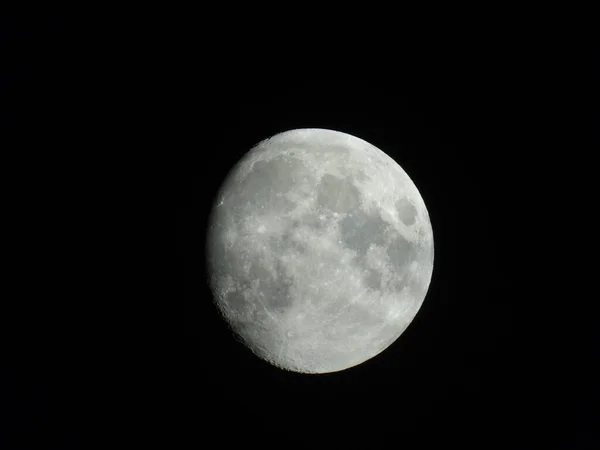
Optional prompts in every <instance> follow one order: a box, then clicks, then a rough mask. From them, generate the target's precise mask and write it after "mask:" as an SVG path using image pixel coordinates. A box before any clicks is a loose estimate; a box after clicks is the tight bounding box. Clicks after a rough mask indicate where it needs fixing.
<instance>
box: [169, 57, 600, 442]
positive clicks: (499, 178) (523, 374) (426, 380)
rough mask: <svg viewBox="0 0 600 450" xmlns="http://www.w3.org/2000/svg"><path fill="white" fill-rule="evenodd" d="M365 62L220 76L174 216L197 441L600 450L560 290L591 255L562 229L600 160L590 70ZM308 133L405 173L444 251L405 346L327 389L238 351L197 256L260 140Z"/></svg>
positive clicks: (541, 64)
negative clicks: (225, 435) (592, 126)
mask: <svg viewBox="0 0 600 450" xmlns="http://www.w3.org/2000/svg"><path fill="white" fill-rule="evenodd" d="M482 50H484V49H482ZM357 55H358V53H357V54H355V55H354V57H353V53H352V52H350V53H349V55H348V56H347V55H345V54H341V53H340V54H336V53H335V52H333V53H331V54H327V53H326V55H325V56H323V55H321V54H319V55H318V57H316V58H315V59H314V60H311V56H312V55H311V53H310V52H307V54H306V55H305V56H304V57H303V58H298V59H296V58H292V57H290V58H289V60H287V62H283V63H281V62H280V59H279V58H281V60H284V61H286V58H285V56H281V57H277V58H276V59H275V61H276V62H273V63H271V62H270V61H269V58H268V57H265V61H264V63H260V62H259V61H253V60H252V58H250V59H249V61H248V66H243V65H242V67H241V68H239V70H240V71H241V72H242V73H243V74H244V75H241V74H237V73H235V70H236V69H233V67H236V66H235V65H232V70H233V71H234V72H233V73H232V72H230V71H226V73H225V74H221V73H220V72H217V73H218V74H219V75H222V76H224V79H223V80H219V81H216V82H215V83H216V84H215V85H214V87H213V88H214V89H215V91H216V92H218V94H216V93H215V92H214V91H213V88H211V89H207V91H209V92H204V91H203V92H204V93H205V95H207V97H206V98H203V101H201V102H200V103H199V104H198V108H199V114H204V115H205V116H204V117H209V119H208V121H209V123H210V125H209V126H208V127H207V129H209V130H210V131H209V135H210V136H211V137H210V138H209V141H208V142H205V143H204V144H203V145H200V146H199V147H197V148H195V149H191V148H190V150H189V152H182V155H183V158H184V161H183V162H182V166H185V167H186V168H187V169H188V170H189V177H188V178H186V181H187V180H189V184H186V189H189V191H185V194H184V199H185V201H184V202H183V205H182V206H184V207H183V208H181V209H179V210H178V214H179V215H178V226H179V227H180V228H179V231H178V239H179V240H178V251H179V255H180V257H181V258H182V262H183V267H184V286H185V291H184V292H185V333H184V336H185V337H184V339H183V342H184V344H185V349H186V352H187V353H188V355H189V356H190V359H189V360H187V361H186V372H185V376H184V377H183V380H184V382H183V385H184V386H185V390H184V392H185V397H186V398H185V399H184V400H183V405H187V408H189V409H186V411H190V415H189V417H188V419H187V421H186V422H185V426H186V428H187V429H188V430H190V436H193V434H194V431H193V430H196V429H205V430H209V431H207V433H208V434H209V435H212V431H210V430H211V429H213V428H218V427H219V426H220V425H221V424H222V423H223V421H224V422H225V423H227V424H229V425H233V426H234V427H235V429H237V430H239V431H238V432H237V433H236V436H235V437H234V438H233V439H234V440H235V441H236V442H237V441H238V440H239V442H245V441H246V440H248V441H250V442H264V440H266V441H269V440H271V439H272V440H273V441H277V440H278V439H283V442H298V443H303V444H305V445H314V442H315V441H319V442H320V443H322V445H332V446H336V445H341V446H343V447H344V448H353V447H355V446H357V445H361V446H374V445H390V444H394V443H395V445H396V446H397V447H398V448H400V447H402V446H403V445H408V446H409V447H410V448H412V445H413V444H414V445H417V444H418V445H423V446H424V447H426V448H428V447H429V446H434V445H436V446H437V445H461V443H462V444H464V445H475V446H480V447H481V448H483V447H485V448H496V446H498V447H500V446H506V445H509V446H510V447H511V448H535V447H537V446H543V445H547V444H548V443H552V445H556V446H557V448H565V449H566V448H588V447H586V445H590V444H589V443H590V442H592V440H594V439H596V438H597V435H594V434H593V433H595V431H594V430H597V429H598V427H597V426H596V425H594V423H595V420H597V416H593V414H592V408H593V406H592V403H593V400H592V399H593V398H594V397H593V395H594V394H593V393H592V392H590V391H589V390H588V389H587V388H582V386H587V385H586V384H585V380H590V379H591V378H588V377H590V373H589V372H587V371H586V370H584V369H583V367H589V364H591V363H590V361H591V359H589V358H591V356H590V355H591V353H590V351H591V348H593V347H591V346H590V347H587V345H590V344H589V342H587V343H586V344H584V345H583V346H582V345H580V344H575V345H573V342H574V341H575V342H577V338H576V337H575V335H576V332H575V333H574V332H573V331H571V328H572V327H574V328H575V329H576V328H577V327H578V325H577V323H578V322H577V318H578V313H575V322H572V320H573V319H571V318H569V319H567V316H569V317H571V313H572V310H571V311H569V308H572V307H575V308H578V307H579V306H574V305H580V304H581V303H583V302H585V301H586V300H585V298H582V297H578V295H581V294H578V290H577V287H573V288H567V289H566V291H563V290H562V289H563V288H564V283H563V282H564V281H566V280H565V279H564V278H568V277H570V276H571V275H570V274H571V273H572V269H573V267H569V263H568V262H567V261H566V260H565V258H568V256H566V255H569V254H571V255H572V257H573V258H576V256H575V255H576V253H577V250H571V239H570V238H568V237H566V236H565V233H566V234H567V235H569V234H571V233H572V231H566V230H565V229H564V228H566V229H572V228H571V226H570V225H569V222H570V219H568V217H570V216H571V213H572V210H573V209H574V208H577V207H576V206H575V205H576V203H577V200H569V196H568V194H567V193H566V192H567V190H568V189H572V188H573V184H572V183H573V181H572V179H573V178H576V177H574V176H573V174H572V173H570V172H569V170H570V167H571V166H570V163H571V162H572V161H570V158H571V157H575V155H581V154H582V152H581V150H582V149H581V147H580V146H581V145H583V146H585V145H586V144H587V145H590V143H591V141H589V140H588V139H590V138H588V137H587V135H585V134H581V133H582V131H583V132H584V133H585V132H587V131H589V129H588V128H587V126H589V123H590V122H591V120H590V116H589V114H590V112H589V110H588V109H587V107H588V105H587V100H586V99H585V97H586V96H589V95H590V94H591V93H590V92H589V91H586V89H588V88H587V87H586V86H589V85H588V84H586V83H587V82H589V81H590V77H591V73H590V71H589V69H591V68H590V67H588V66H587V65H586V64H589V62H587V61H586V60H585V59H584V60H578V59H576V58H573V59H571V60H566V61H565V60H564V59H561V60H558V59H554V58H553V57H552V56H551V57H548V55H541V54H531V53H529V52H527V51H525V50H523V52H522V53H520V52H514V51H513V52H507V53H502V52H495V51H493V50H491V49H488V51H487V52H485V51H481V52H478V51H476V49H473V52H466V53H462V52H452V51H449V52H444V51H443V50H442V51H441V52H440V53H434V54H433V55H430V56H429V57H428V58H418V57H417V58H416V59H411V60H403V58H398V59H395V58H392V57H391V56H390V55H387V57H385V58H384V59H382V60H378V58H377V56H374V55H369V56H368V57H366V58H364V60H363V61H364V62H363V63H361V62H360V61H361V56H363V54H362V53H361V54H360V56H357ZM355 58H356V59H355ZM227 67H228V68H229V66H227ZM557 83H558V84H557ZM216 105H218V106H216ZM213 108H216V109H213ZM567 110H569V111H570V112H569V113H568V114H566V111H567ZM596 117H597V116H596ZM191 120H194V119H193V118H191ZM302 127H320V128H331V129H335V130H339V131H344V132H347V133H350V134H353V135H356V136H359V137H361V138H363V139H365V140H367V141H369V142H371V143H373V144H374V145H376V146H377V147H379V148H381V149H383V150H384V151H385V152H387V153H388V154H389V155H390V156H392V158H394V159H395V160H396V161H397V162H398V163H399V164H400V165H401V166H402V167H403V168H404V169H405V170H406V171H407V172H408V174H409V175H410V176H411V178H412V179H413V180H414V181H415V183H416V185H417V186H418V188H419V189H420V191H421V193H422V196H423V198H424V200H425V202H426V204H427V206H428V209H429V213H430V216H431V220H432V225H433V230H434V238H435V268H434V274H433V280H432V284H431V288H430V290H429V293H428V295H427V298H426V301H425V303H424V305H423V307H422V309H421V311H420V312H419V314H418V316H417V318H416V319H415V320H414V322H413V323H412V324H411V326H410V327H409V329H408V330H407V331H406V332H405V333H404V334H403V335H402V336H401V338H400V339H398V341H397V342H396V343H395V344H394V345H393V346H391V347H390V348H388V349H387V350H386V351H385V352H384V353H382V354H380V355H379V356H377V357H376V358H374V359H372V360H370V361H368V362H365V363H364V364H362V365H360V366H358V367H355V368H353V369H351V370H347V371H344V372H340V373H334V374H327V375H321V376H305V375H297V374H293V373H286V372H282V371H280V370H278V369H275V368H272V367H270V366H268V365H267V364H266V363H263V362H262V361H260V360H258V359H257V358H255V357H254V356H253V355H251V354H250V353H249V351H247V350H245V349H244V348H243V347H242V346H241V345H240V344H238V343H237V342H235V341H234V340H233V339H232V338H231V337H230V335H229V334H228V331H227V329H226V327H225V326H224V324H223V323H222V322H221V321H220V320H219V318H218V317H217V315H216V312H215V311H214V309H213V308H212V306H211V304H210V294H209V292H208V290H207V288H206V286H205V284H204V283H203V278H202V273H203V266H202V263H201V258H200V255H201V254H202V238H203V234H202V232H203V230H204V228H203V227H204V226H205V223H206V222H205V220H206V214H207V211H208V210H209V208H210V202H211V201H212V199H213V198H214V194H215V191H216V189H217V188H218V186H219V184H220V182H221V181H222V178H223V177H224V176H225V174H226V173H227V170H228V169H229V168H230V167H231V166H232V164H233V163H234V162H235V161H236V160H237V159H238V158H239V157H240V156H241V155H242V154H243V153H244V152H245V151H247V150H248V149H250V148H251V147H252V146H253V145H254V144H255V143H257V142H258V141H260V140H261V139H263V138H266V137H268V136H271V135H273V134H275V133H277V132H281V131H284V130H288V129H293V128H302ZM208 158H209V159H210V162H208V161H207V159H208ZM559 160H560V161H559ZM565 185H569V187H568V189H566V188H565ZM563 227H564V228H563ZM574 233H575V234H577V231H574ZM567 249H568V250H567ZM583 270H584V269H583ZM560 278H563V279H560ZM567 284H568V282H567ZM567 304H568V305H570V306H565V305H567ZM579 324H581V322H579ZM193 355H196V356H195V357H193ZM586 358H588V359H586ZM583 372H585V374H584V375H582V374H581V373H583ZM209 392H214V393H216V395H214V396H212V397H210V396H209V395H208V393H209ZM200 404H202V405H204V406H203V407H202V408H198V407H197V405H200ZM205 412H206V414H205ZM238 433H239V436H237V434H238ZM215 435H218V433H216V432H215ZM594 436H596V437H594ZM190 439H191V440H192V441H194V438H193V437H190ZM311 443H313V444H311ZM325 443H326V444H325ZM336 443H337V444H336ZM589 448H591V447H589Z"/></svg>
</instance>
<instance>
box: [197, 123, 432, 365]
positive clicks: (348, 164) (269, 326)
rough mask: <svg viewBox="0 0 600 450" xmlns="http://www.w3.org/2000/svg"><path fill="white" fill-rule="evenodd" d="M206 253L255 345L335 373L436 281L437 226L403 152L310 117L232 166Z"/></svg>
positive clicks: (387, 339) (383, 343) (372, 347)
mask: <svg viewBox="0 0 600 450" xmlns="http://www.w3.org/2000/svg"><path fill="white" fill-rule="evenodd" d="M206 257H207V265H208V273H209V283H210V287H211V290H212V292H213V294H214V297H215V303H216V305H217V307H218V309H219V311H220V312H221V314H222V316H223V317H224V319H225V320H226V321H227V322H228V323H229V325H230V326H231V328H232V330H233V331H234V332H235V333H236V334H237V335H238V336H239V337H240V338H241V340H242V341H243V342H244V343H245V344H246V345H247V346H248V348H250V349H251V350H252V351H253V352H254V353H255V354H256V355H257V356H259V357H260V358H263V359H264V360H266V361H268V362H270V363H272V364H274V365H276V366H278V367H280V368H283V369H287V370H292V371H296V372H304V373H326V372H335V371H339V370H344V369H347V368H349V367H352V366H355V365H357V364H360V363H362V362H364V361H366V360H368V359H370V358H372V357H374V356H375V355H377V354H379V353H380V352H382V351H383V350H384V349H386V348H387V347H388V346H389V345H390V344H392V343H393V342H394V341H395V340H396V339H397V338H398V337H399V336H400V335H401V334H402V333H403V332H404V330H405V329H406V328H407V327H408V325H409V324H410V322H411V321H412V320H413V318H414V317H415V315H416V314H417V312H418V310H419V308H420V307H421V304H422V303H423V301H424V299H425V295H426V293H427V290H428V288H429V283H430V281H431V276H432V271H433V258H434V251H433V233H432V229H431V223H430V220H429V215H428V213H427V209H426V207H425V203H424V202H423V199H422V198H421V195H420V194H419V191H418V190H417V188H416V186H415V185H414V183H413V182H412V180H411V179H410V178H409V176H408V175H407V174H406V172H405V171H404V170H403V169H402V168H401V167H400V166H399V165H398V164H397V163H396V162H395V161H394V160H393V159H392V158H390V157H389V156H388V155H386V154H385V153H383V152H382V151H381V150H379V149H378V148H376V147H374V146H373V145H371V144H369V143H368V142H365V141H364V140H362V139H359V138H357V137H354V136H351V135H348V134H345V133H341V132H337V131H332V130H324V129H300V130H292V131H287V132H284V133H280V134H277V135H275V136H273V137H271V138H269V139H266V140H264V141H262V142H260V143H259V144H258V145H257V146H256V147H254V148H253V149H252V150H251V151H250V152H249V153H247V154H246V155H245V156H244V157H243V158H242V159H241V160H240V162H239V163H238V164H237V165H236V166H235V167H234V168H233V169H232V170H231V172H230V173H229V174H228V176H227V178H226V180H225V181H224V183H223V185H222V187H221V190H220V192H219V194H218V197H217V199H215V203H214V207H213V210H212V212H211V217H210V221H209V229H208V233H207V255H206Z"/></svg>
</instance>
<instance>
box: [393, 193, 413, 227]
mask: <svg viewBox="0 0 600 450" xmlns="http://www.w3.org/2000/svg"><path fill="white" fill-rule="evenodd" d="M395 206H396V210H397V211H398V217H400V220H401V221H402V222H403V223H404V224H405V225H407V226H410V225H413V224H414V223H415V220H416V218H417V209H416V208H415V205H413V204H412V203H411V202H409V201H408V200H407V199H406V198H401V199H400V200H398V201H397V202H396V205H395Z"/></svg>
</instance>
